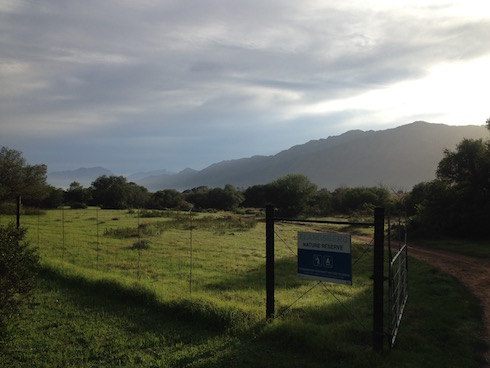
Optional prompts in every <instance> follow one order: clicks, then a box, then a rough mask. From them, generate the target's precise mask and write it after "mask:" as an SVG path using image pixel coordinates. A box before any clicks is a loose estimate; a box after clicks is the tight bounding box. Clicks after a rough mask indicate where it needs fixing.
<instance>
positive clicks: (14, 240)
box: [0, 223, 39, 337]
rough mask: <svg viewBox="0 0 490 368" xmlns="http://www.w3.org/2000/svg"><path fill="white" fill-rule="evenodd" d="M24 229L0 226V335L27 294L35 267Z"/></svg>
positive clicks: (34, 252) (36, 258)
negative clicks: (25, 239)
mask: <svg viewBox="0 0 490 368" xmlns="http://www.w3.org/2000/svg"><path fill="white" fill-rule="evenodd" d="M25 232H26V229H24V228H20V229H17V228H16V227H15V225H14V224H13V223H10V224H9V225H7V226H0V336H1V337H4V336H6V334H7V333H8V330H9V326H11V324H12V323H13V322H15V317H16V316H17V315H18V314H19V311H20V308H21V307H22V305H24V304H25V303H26V302H27V301H28V300H29V299H30V296H31V293H32V290H33V288H34V278H35V276H36V273H37V270H38V268H39V255H38V253H37V249H35V248H32V247H30V246H29V243H28V242H25V241H24V240H23V239H24V235H25Z"/></svg>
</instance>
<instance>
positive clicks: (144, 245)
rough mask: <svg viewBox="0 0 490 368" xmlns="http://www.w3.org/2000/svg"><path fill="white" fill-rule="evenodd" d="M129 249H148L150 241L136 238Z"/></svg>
mask: <svg viewBox="0 0 490 368" xmlns="http://www.w3.org/2000/svg"><path fill="white" fill-rule="evenodd" d="M131 249H150V241H149V240H146V239H142V240H138V241H137V242H134V243H133V246H132V247H131Z"/></svg>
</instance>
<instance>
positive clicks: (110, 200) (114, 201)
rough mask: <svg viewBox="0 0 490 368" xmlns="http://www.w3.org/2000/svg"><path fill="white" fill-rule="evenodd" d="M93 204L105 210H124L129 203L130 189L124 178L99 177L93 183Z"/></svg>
mask: <svg viewBox="0 0 490 368" xmlns="http://www.w3.org/2000/svg"><path fill="white" fill-rule="evenodd" d="M91 188H92V197H93V200H92V203H93V204H95V205H98V206H101V207H103V208H113V209H122V208H127V207H128V205H129V203H128V200H129V193H130V189H129V186H128V183H127V182H126V178H125V177H123V176H113V175H111V176H107V175H102V176H99V177H98V178H97V179H95V181H94V182H93V183H92V187H91Z"/></svg>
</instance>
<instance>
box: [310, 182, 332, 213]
mask: <svg viewBox="0 0 490 368" xmlns="http://www.w3.org/2000/svg"><path fill="white" fill-rule="evenodd" d="M310 207H311V210H312V213H314V214H316V215H319V216H328V215H331V214H332V211H333V196H332V193H330V192H329V191H328V190H327V189H324V188H323V189H320V190H319V191H318V192H317V193H316V194H315V196H314V197H313V200H312V203H311V204H310Z"/></svg>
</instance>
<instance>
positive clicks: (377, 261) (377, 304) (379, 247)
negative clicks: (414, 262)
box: [373, 208, 385, 352]
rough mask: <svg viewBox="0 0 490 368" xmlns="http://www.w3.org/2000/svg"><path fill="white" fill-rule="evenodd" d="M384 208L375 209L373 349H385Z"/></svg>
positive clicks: (378, 350)
mask: <svg viewBox="0 0 490 368" xmlns="http://www.w3.org/2000/svg"><path fill="white" fill-rule="evenodd" d="M384 211H385V210H384V208H375V210H374V260H373V273H374V274H373V281H374V285H373V349H374V350H375V351H377V352H381V351H382V350H383V328H384V327H383V303H384V301H383V296H384V216H385V212H384Z"/></svg>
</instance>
